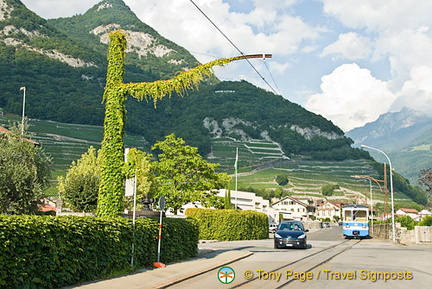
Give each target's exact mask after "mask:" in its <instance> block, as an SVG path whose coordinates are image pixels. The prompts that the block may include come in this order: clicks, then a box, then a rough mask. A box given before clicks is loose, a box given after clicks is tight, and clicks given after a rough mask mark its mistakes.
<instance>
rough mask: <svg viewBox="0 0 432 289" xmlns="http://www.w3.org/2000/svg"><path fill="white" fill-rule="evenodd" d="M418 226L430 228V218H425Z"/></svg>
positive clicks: (431, 218) (431, 222)
mask: <svg viewBox="0 0 432 289" xmlns="http://www.w3.org/2000/svg"><path fill="white" fill-rule="evenodd" d="M418 225H419V226H432V216H426V217H424V218H423V220H421V221H420V223H419V224H418Z"/></svg>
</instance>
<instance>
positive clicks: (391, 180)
mask: <svg viewBox="0 0 432 289" xmlns="http://www.w3.org/2000/svg"><path fill="white" fill-rule="evenodd" d="M361 147H362V148H367V149H371V150H376V151H378V152H380V153H382V154H383V155H384V156H385V157H386V158H387V160H388V162H389V167H390V197H391V216H392V240H393V242H396V226H395V217H394V197H393V194H394V192H393V168H392V164H391V161H390V158H389V157H388V155H387V154H386V153H385V152H383V151H382V150H380V149H377V148H373V147H370V146H367V145H361Z"/></svg>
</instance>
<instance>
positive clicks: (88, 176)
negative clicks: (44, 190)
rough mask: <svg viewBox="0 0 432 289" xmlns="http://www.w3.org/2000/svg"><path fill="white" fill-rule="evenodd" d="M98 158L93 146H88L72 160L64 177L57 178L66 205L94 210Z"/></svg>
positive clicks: (82, 209)
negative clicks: (79, 156)
mask: <svg viewBox="0 0 432 289" xmlns="http://www.w3.org/2000/svg"><path fill="white" fill-rule="evenodd" d="M99 163H100V158H98V156H97V151H96V149H95V148H94V147H92V146H91V147H90V148H89V149H88V151H87V152H86V153H85V154H83V155H82V156H81V158H80V159H79V160H78V161H76V162H73V163H72V165H71V167H70V168H69V170H68V171H67V173H66V177H59V178H58V190H59V192H60V195H61V197H62V198H63V199H64V201H65V202H66V205H67V206H68V207H70V208H71V209H73V210H77V211H81V212H93V211H95V210H96V205H97V199H98V191H99V179H100V166H99Z"/></svg>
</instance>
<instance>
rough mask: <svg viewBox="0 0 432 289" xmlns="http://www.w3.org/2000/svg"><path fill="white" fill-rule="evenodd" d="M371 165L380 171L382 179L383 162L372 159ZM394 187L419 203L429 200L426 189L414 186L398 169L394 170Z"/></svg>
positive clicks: (388, 171) (422, 203) (388, 169)
mask: <svg viewBox="0 0 432 289" xmlns="http://www.w3.org/2000/svg"><path fill="white" fill-rule="evenodd" d="M371 165H372V166H373V167H374V168H375V170H376V171H377V172H378V173H379V176H380V179H384V170H383V164H381V163H378V162H375V161H371ZM386 169H387V176H389V175H390V168H389V166H387V167H386ZM388 183H390V182H388ZM388 186H390V184H388ZM393 189H394V191H395V192H396V191H399V192H403V193H404V194H405V195H407V196H408V197H410V198H411V199H412V200H413V201H414V202H416V203H417V204H420V205H426V204H427V202H428V198H427V195H426V192H425V191H423V190H422V189H421V188H419V187H415V186H412V185H411V184H410V183H409V182H408V180H407V179H405V178H404V177H403V176H402V175H401V174H399V173H397V172H396V171H393ZM388 191H389V192H390V187H388Z"/></svg>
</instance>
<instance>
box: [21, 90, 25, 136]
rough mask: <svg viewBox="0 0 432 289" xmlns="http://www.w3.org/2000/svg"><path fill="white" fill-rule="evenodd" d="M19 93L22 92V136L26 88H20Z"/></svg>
mask: <svg viewBox="0 0 432 289" xmlns="http://www.w3.org/2000/svg"><path fill="white" fill-rule="evenodd" d="M20 91H22V92H23V105H22V118H21V135H24V113H25V95H26V87H25V86H22V87H21V88H20Z"/></svg>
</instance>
